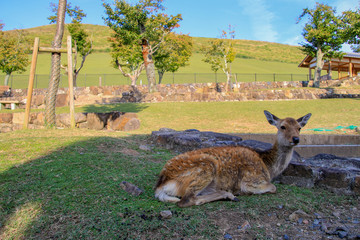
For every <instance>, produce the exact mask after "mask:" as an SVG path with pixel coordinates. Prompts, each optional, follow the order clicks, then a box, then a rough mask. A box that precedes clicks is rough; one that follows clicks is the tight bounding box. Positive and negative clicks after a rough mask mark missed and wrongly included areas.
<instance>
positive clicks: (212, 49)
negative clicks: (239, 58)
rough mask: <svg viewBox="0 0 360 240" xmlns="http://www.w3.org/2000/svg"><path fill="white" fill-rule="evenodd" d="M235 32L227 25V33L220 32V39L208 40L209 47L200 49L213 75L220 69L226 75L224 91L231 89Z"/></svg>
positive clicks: (234, 54)
mask: <svg viewBox="0 0 360 240" xmlns="http://www.w3.org/2000/svg"><path fill="white" fill-rule="evenodd" d="M234 38H235V31H234V30H233V29H232V27H231V25H229V30H228V31H224V30H223V31H222V35H221V38H219V39H215V40H210V41H209V46H205V47H203V48H202V51H203V53H204V54H205V58H204V59H203V61H204V62H206V63H209V64H210V66H211V70H213V71H214V72H215V73H216V72H217V71H218V70H219V69H221V70H222V71H223V72H224V73H225V75H226V90H230V88H231V63H232V62H233V61H234V60H235V56H236V50H235V48H234Z"/></svg>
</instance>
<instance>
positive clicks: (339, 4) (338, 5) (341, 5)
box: [330, 0, 359, 14]
mask: <svg viewBox="0 0 360 240" xmlns="http://www.w3.org/2000/svg"><path fill="white" fill-rule="evenodd" d="M330 6H333V7H335V9H336V13H337V14H341V13H342V12H343V11H347V10H354V9H355V8H358V7H359V0H336V1H334V3H333V4H330Z"/></svg>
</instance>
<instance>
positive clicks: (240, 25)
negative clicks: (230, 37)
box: [0, 0, 359, 45]
mask: <svg viewBox="0 0 360 240" xmlns="http://www.w3.org/2000/svg"><path fill="white" fill-rule="evenodd" d="M129 1H130V2H136V1H135V0H129ZM50 2H56V3H58V1H57V0H53V1H51V0H50V1H46V0H36V1H29V0H11V1H8V0H1V2H0V22H1V23H3V24H5V27H4V29H3V30H13V29H24V28H32V27H37V26H42V25H47V24H49V21H48V20H47V17H48V16H50V15H51V14H52V13H51V9H50ZM68 2H71V4H72V6H79V7H80V8H81V9H83V10H84V12H85V13H86V14H87V17H86V18H85V19H84V20H83V23H89V24H97V25H105V24H104V20H103V19H102V18H103V17H104V16H105V11H104V8H103V6H102V1H101V0H68ZM106 2H108V3H111V2H112V1H110V0H106ZM316 2H322V3H325V4H328V5H330V6H332V7H334V8H335V9H336V10H337V13H341V12H342V11H344V10H349V9H355V8H358V7H359V0H327V1H320V0H317V1H316V0H164V4H163V5H164V6H165V7H166V10H165V12H166V13H167V14H169V15H171V14H172V15H176V14H178V13H180V14H181V15H182V17H183V21H181V22H180V27H179V28H178V29H177V30H176V32H178V33H179V32H181V33H184V34H189V35H190V36H192V37H211V38H217V37H220V35H221V31H222V30H227V29H228V26H229V25H231V26H233V28H234V30H235V35H236V36H235V38H236V39H246V40H258V41H267V42H276V43H283V44H289V45H299V43H300V42H303V41H304V40H303V38H302V36H301V33H302V29H303V27H304V24H305V23H306V21H307V19H306V18H304V19H303V20H302V21H300V22H299V23H298V24H297V21H298V18H299V16H300V14H301V13H302V10H303V9H304V8H313V7H314V6H315V3H316ZM66 21H67V22H68V21H69V18H68V17H67V19H66Z"/></svg>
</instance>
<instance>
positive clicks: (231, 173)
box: [155, 111, 311, 207]
mask: <svg viewBox="0 0 360 240" xmlns="http://www.w3.org/2000/svg"><path fill="white" fill-rule="evenodd" d="M265 115H266V117H267V119H268V121H269V123H270V124H272V125H275V126H276V127H277V128H278V134H277V141H276V142H275V144H274V146H273V148H272V149H271V150H269V151H267V152H262V153H258V152H256V151H254V150H252V149H249V148H246V147H236V146H228V147H213V148H206V149H199V150H195V151H191V152H187V153H184V154H181V155H179V156H177V157H174V158H173V159H171V160H169V161H168V162H167V163H166V164H165V166H164V168H163V170H162V171H161V173H160V177H159V179H158V182H157V184H156V192H155V196H156V197H157V198H158V199H159V200H161V201H165V202H177V204H178V205H179V206H180V207H187V206H192V205H200V204H204V203H206V202H211V201H215V200H219V199H230V200H237V198H236V197H235V196H234V195H240V194H262V193H275V192H276V187H275V186H274V185H273V184H272V183H271V180H272V179H273V178H274V177H276V176H277V175H279V174H280V173H281V172H282V171H283V170H284V169H285V168H286V167H287V165H288V164H289V161H290V159H291V155H292V148H293V146H294V145H296V144H297V143H298V137H299V131H300V130H299V129H300V128H301V127H302V126H304V125H305V124H306V122H307V120H308V119H309V118H310V116H311V115H310V114H308V115H306V116H304V117H305V119H303V118H300V119H298V120H295V119H293V118H286V119H278V118H277V117H276V116H274V115H272V114H270V113H269V112H267V111H265Z"/></svg>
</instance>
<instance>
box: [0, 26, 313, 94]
mask: <svg viewBox="0 0 360 240" xmlns="http://www.w3.org/2000/svg"><path fill="white" fill-rule="evenodd" d="M84 26H85V28H86V30H87V32H88V33H89V35H90V36H91V39H92V41H93V48H94V50H95V51H94V53H92V54H90V55H89V56H88V58H87V60H86V62H85V65H84V68H83V69H82V70H81V72H80V75H84V74H87V75H86V76H83V78H87V79H89V78H90V77H92V78H94V79H98V78H99V76H100V75H102V76H103V78H106V79H109V78H113V77H111V76H105V75H109V74H110V75H113V74H116V75H117V76H118V75H119V74H120V72H119V70H118V69H115V68H113V67H112V66H111V64H110V62H111V56H110V54H109V51H110V48H109V43H108V41H107V39H108V37H109V36H110V33H111V30H110V29H109V28H108V27H107V26H101V25H91V24H84ZM55 27H56V26H55V25H45V26H40V27H36V28H29V29H23V31H24V32H25V34H26V36H27V37H28V38H29V39H30V40H31V41H33V39H34V38H35V37H39V38H40V46H42V47H49V46H51V42H52V41H53V37H54V33H55ZM68 34H69V33H68V31H67V30H65V34H64V38H63V46H65V44H66V43H65V41H66V37H67V35H68ZM209 40H210V39H209V38H201V37H193V46H194V48H193V56H192V57H191V59H190V64H189V65H188V66H186V67H184V68H180V69H179V71H178V72H177V73H176V74H177V76H176V77H175V82H178V80H177V79H185V80H186V81H190V82H191V81H193V80H191V79H194V78H197V79H198V78H199V75H198V76H197V77H196V76H194V74H205V73H206V74H211V78H213V75H214V74H213V73H212V71H211V69H210V65H209V64H207V63H204V62H203V61H202V59H203V55H202V54H201V53H200V49H201V47H202V46H204V45H206V44H207V42H208V41H209ZM234 41H235V47H236V51H237V58H236V59H235V61H234V62H233V64H232V72H233V73H238V74H251V76H245V75H243V76H242V78H244V77H245V78H246V79H242V80H243V81H253V79H254V76H253V75H254V74H255V73H256V74H259V75H261V74H262V75H263V77H262V78H263V80H262V81H272V79H273V77H272V74H274V73H276V74H288V76H290V74H304V75H305V74H308V70H307V69H301V68H298V67H297V66H298V64H299V63H300V62H301V60H302V59H303V58H304V57H305V56H304V54H303V53H302V52H301V51H300V49H299V47H296V46H290V45H285V44H279V43H270V42H262V41H250V40H240V39H236V40H234ZM29 58H31V56H30V55H29ZM66 61H67V58H66V54H64V57H63V58H62V62H63V64H66ZM50 65H51V58H50V54H39V56H38V61H37V68H36V74H38V75H43V76H42V77H41V79H44V80H41V82H43V83H42V84H41V85H43V86H46V85H47V83H46V82H47V81H48V80H47V78H48V74H49V72H50ZM29 70H30V66H28V68H27V71H25V72H24V73H22V74H21V75H19V74H17V73H13V74H12V76H13V79H14V81H13V83H14V84H15V83H16V85H15V86H13V87H18V88H20V86H22V87H25V86H26V83H27V77H26V76H25V75H28V74H29ZM0 75H2V76H3V75H4V74H3V73H1V72H0ZM90 75H92V76H90ZM95 75H97V76H95ZM170 75H171V74H168V80H167V81H169V82H173V76H170ZM218 75H219V76H220V78H222V77H224V76H222V75H223V74H221V72H218ZM265 75H268V76H266V78H265ZM209 76H210V75H209ZM1 78H2V77H1ZM1 78H0V82H2V79H1ZM20 78H21V80H20ZM203 78H204V80H203V81H208V80H209V79H208V78H209V77H207V76H205V75H203ZM288 78H289V77H285V78H284V79H285V80H289V79H288ZM39 79H40V78H39ZM259 80H260V81H261V79H259V78H258V81H259ZM96 81H98V80H96ZM124 81H125V80H124ZM210 81H213V80H210ZM20 82H23V83H21V84H20ZM18 85H19V86H18Z"/></svg>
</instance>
